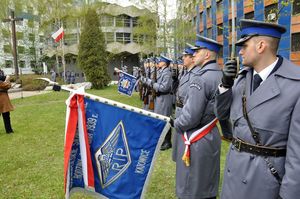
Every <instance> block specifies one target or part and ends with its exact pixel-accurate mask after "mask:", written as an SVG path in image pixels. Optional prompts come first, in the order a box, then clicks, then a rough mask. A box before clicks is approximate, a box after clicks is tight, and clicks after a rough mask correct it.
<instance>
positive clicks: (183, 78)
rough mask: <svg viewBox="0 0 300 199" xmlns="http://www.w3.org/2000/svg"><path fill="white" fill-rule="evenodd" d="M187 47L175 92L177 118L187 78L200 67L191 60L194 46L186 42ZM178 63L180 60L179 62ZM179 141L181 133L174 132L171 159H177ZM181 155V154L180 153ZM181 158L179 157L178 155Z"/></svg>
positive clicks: (186, 86)
mask: <svg viewBox="0 0 300 199" xmlns="http://www.w3.org/2000/svg"><path fill="white" fill-rule="evenodd" d="M187 46H188V47H187V48H186V49H185V50H184V52H183V53H182V60H183V63H182V65H183V66H182V67H181V70H180V71H179V76H178V79H179V85H178V89H177V92H176V95H175V96H176V102H175V118H178V117H179V115H180V113H181V109H182V107H183V101H184V99H185V97H186V92H187V90H188V86H189V79H190V77H191V76H192V75H193V74H197V73H198V72H199V70H200V69H201V68H200V67H195V64H194V61H193V54H194V53H195V51H194V50H192V49H191V48H192V47H194V46H192V45H191V44H187ZM179 63H180V62H179ZM183 67H185V68H187V69H188V70H189V73H187V75H185V74H184V72H183V71H184V68H183ZM180 141H181V135H180V134H178V133H176V134H175V135H174V140H173V143H174V144H173V156H172V159H173V161H175V162H176V159H177V150H178V149H177V145H178V142H180ZM181 156H182V154H181ZM180 159H181V157H180Z"/></svg>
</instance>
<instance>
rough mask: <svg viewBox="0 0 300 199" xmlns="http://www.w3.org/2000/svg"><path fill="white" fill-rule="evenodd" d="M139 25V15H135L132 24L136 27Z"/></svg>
mask: <svg viewBox="0 0 300 199" xmlns="http://www.w3.org/2000/svg"><path fill="white" fill-rule="evenodd" d="M137 25H138V18H137V17H133V18H132V26H133V27H135V26H137Z"/></svg>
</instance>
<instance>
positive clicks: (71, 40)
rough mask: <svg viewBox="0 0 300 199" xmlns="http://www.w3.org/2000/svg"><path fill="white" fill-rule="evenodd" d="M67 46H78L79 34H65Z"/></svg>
mask: <svg viewBox="0 0 300 199" xmlns="http://www.w3.org/2000/svg"><path fill="white" fill-rule="evenodd" d="M64 42H65V45H73V44H77V34H76V33H74V34H65V36H64Z"/></svg>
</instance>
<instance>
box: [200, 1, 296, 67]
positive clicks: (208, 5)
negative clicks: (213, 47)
mask: <svg viewBox="0 0 300 199" xmlns="http://www.w3.org/2000/svg"><path fill="white" fill-rule="evenodd" d="M234 2H235V8H234V16H235V19H234V20H235V21H234V22H235V24H236V27H237V29H236V31H234V32H235V34H233V35H234V37H235V38H239V37H240V31H239V28H238V26H239V20H240V19H255V20H262V21H272V22H277V23H279V24H282V25H284V26H285V27H286V28H287V32H286V33H285V34H284V35H283V36H282V38H281V41H280V45H279V50H278V54H280V55H282V56H283V57H286V58H288V59H290V60H291V61H293V62H294V63H296V64H298V65H300V0H293V1H282V0H279V1H274V0H255V1H253V0H236V1H234ZM196 8H197V9H198V11H197V16H196V19H197V23H196V24H198V25H197V27H196V29H197V30H196V31H197V33H199V34H201V35H204V36H207V37H210V38H213V39H215V40H217V41H218V42H220V43H223V50H222V51H221V52H220V56H219V57H220V58H219V63H223V62H224V60H227V59H228V58H229V57H230V55H231V48H232V47H231V43H232V42H231V40H232V14H231V10H232V9H231V1H230V0H204V1H201V3H200V4H199V5H197V6H196ZM238 50H239V49H238V48H236V51H235V52H236V54H237V53H238Z"/></svg>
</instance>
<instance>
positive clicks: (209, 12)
mask: <svg viewBox="0 0 300 199" xmlns="http://www.w3.org/2000/svg"><path fill="white" fill-rule="evenodd" d="M210 18H211V8H207V19H210Z"/></svg>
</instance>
